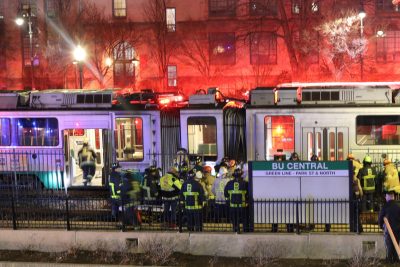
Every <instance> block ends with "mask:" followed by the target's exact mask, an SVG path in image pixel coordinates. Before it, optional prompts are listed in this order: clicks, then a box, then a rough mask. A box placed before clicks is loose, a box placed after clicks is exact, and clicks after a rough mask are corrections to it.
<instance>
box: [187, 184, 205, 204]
mask: <svg viewBox="0 0 400 267" xmlns="http://www.w3.org/2000/svg"><path fill="white" fill-rule="evenodd" d="M186 190H187V191H186V192H183V196H184V197H185V209H187V210H199V209H201V208H203V205H200V204H199V192H192V185H191V184H188V185H187V186H186ZM190 196H192V197H193V198H194V205H186V203H187V198H188V197H190Z"/></svg>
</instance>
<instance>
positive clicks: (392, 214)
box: [378, 190, 400, 263]
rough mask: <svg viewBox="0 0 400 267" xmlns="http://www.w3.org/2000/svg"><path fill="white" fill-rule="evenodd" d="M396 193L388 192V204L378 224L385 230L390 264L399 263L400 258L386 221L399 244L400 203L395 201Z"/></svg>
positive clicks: (383, 208) (382, 210)
mask: <svg viewBox="0 0 400 267" xmlns="http://www.w3.org/2000/svg"><path fill="white" fill-rule="evenodd" d="M394 196H395V193H394V191H393V190H391V191H389V192H386V195H385V198H386V203H385V205H384V206H383V207H382V209H381V211H380V213H379V218H378V224H379V226H380V227H381V229H382V230H383V234H384V241H385V247H386V259H387V260H388V261H389V262H390V263H399V262H400V261H399V257H398V255H397V253H396V249H395V247H394V244H393V241H392V239H391V237H390V235H389V230H388V229H387V227H386V225H385V222H384V219H383V218H386V219H387V220H388V222H389V225H390V227H391V228H392V231H393V234H394V237H395V239H396V243H397V244H399V237H400V203H399V202H397V201H395V199H394Z"/></svg>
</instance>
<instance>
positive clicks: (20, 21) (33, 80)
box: [15, 6, 36, 90]
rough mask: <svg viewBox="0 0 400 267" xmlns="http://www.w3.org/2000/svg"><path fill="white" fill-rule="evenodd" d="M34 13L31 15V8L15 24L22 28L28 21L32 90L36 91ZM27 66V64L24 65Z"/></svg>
mask: <svg viewBox="0 0 400 267" xmlns="http://www.w3.org/2000/svg"><path fill="white" fill-rule="evenodd" d="M31 17H32V13H31V7H30V6H29V7H28V9H27V11H26V12H25V11H24V12H22V17H18V18H16V20H15V23H16V24H17V25H18V26H22V25H23V24H24V22H25V19H27V20H28V34H29V56H30V61H31V89H32V90H36V89H35V76H34V73H33V69H34V66H33V65H34V58H33V32H32V19H31ZM24 65H25V63H24Z"/></svg>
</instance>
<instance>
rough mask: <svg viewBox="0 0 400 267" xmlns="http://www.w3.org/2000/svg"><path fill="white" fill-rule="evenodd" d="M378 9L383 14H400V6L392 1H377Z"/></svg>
mask: <svg viewBox="0 0 400 267" xmlns="http://www.w3.org/2000/svg"><path fill="white" fill-rule="evenodd" d="M376 9H377V10H378V11H383V12H400V6H399V4H395V5H394V4H393V3H392V0H376Z"/></svg>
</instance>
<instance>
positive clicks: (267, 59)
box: [250, 32, 277, 65]
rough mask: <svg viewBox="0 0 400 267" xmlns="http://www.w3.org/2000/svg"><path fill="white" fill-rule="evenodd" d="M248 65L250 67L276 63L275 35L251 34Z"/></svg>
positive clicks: (265, 33) (267, 33) (264, 33)
mask: <svg viewBox="0 0 400 267" xmlns="http://www.w3.org/2000/svg"><path fill="white" fill-rule="evenodd" d="M250 63H251V64H252V65H258V64H276V63H277V40H276V35H275V34H272V33H269V32H254V33H251V35H250Z"/></svg>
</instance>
